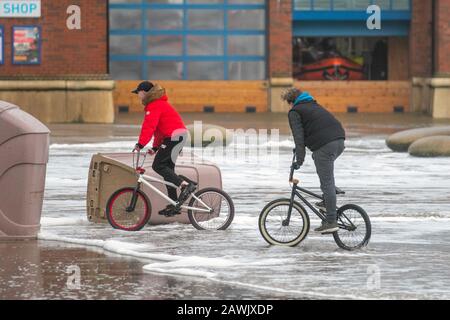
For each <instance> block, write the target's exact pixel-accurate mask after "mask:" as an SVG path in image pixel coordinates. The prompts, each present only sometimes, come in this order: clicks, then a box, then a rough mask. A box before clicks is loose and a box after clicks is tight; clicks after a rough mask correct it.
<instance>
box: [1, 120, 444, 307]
mask: <svg viewBox="0 0 450 320" xmlns="http://www.w3.org/2000/svg"><path fill="white" fill-rule="evenodd" d="M183 116H184V118H185V119H187V121H186V122H187V123H190V122H192V121H194V120H203V121H204V123H214V124H219V125H225V126H226V127H227V128H242V129H248V128H255V129H259V128H264V129H271V128H273V129H279V130H280V136H279V140H277V141H268V142H267V141H266V142H257V143H256V144H255V143H254V141H247V140H245V139H244V140H240V139H239V138H240V137H239V136H238V137H235V138H237V139H235V141H234V142H233V143H232V144H231V145H230V146H229V147H228V149H226V150H225V151H226V152H235V153H236V154H239V155H240V156H239V157H235V158H231V159H230V158H223V157H222V156H220V153H218V152H215V150H207V151H205V152H204V154H203V156H204V157H205V158H206V159H208V160H210V161H213V162H216V163H217V164H218V165H219V166H220V168H221V170H222V176H223V183H224V189H225V190H226V191H227V192H229V194H230V195H231V197H232V198H233V200H234V203H235V207H236V217H235V220H234V222H233V224H232V226H231V228H230V229H229V230H227V231H224V232H199V231H197V230H195V229H194V228H193V227H192V226H190V225H180V224H173V225H162V226H147V227H146V228H144V230H143V231H141V232H137V233H126V232H122V231H118V230H112V229H111V227H110V226H109V225H107V224H90V223H89V222H87V219H86V213H85V198H86V184H87V174H88V166H89V162H90V158H91V156H92V155H93V154H94V153H97V152H102V153H110V152H129V151H130V148H132V147H133V145H134V143H135V140H136V136H137V135H138V133H139V121H140V116H139V115H125V116H121V117H120V118H119V119H118V123H117V124H116V125H100V126H98V125H79V124H71V125H51V126H50V128H51V130H52V146H51V149H50V162H49V166H48V173H47V186H46V195H45V202H44V209H43V221H42V230H41V234H40V236H39V238H40V239H41V240H40V241H39V242H36V243H35V244H33V243H29V244H30V246H29V247H27V246H28V245H25V247H23V248H21V247H20V246H19V247H17V248H16V249H14V250H13V248H12V247H11V245H9V244H2V245H1V246H0V248H1V249H0V250H1V251H3V252H4V254H3V252H2V254H1V257H2V258H1V260H0V262H1V263H0V270H1V271H2V272H4V273H3V275H2V276H1V277H0V288H1V289H0V290H3V291H0V297H9V298H11V297H14V293H13V292H18V294H16V295H15V297H19V298H20V297H22V298H29V297H35V298H55V297H56V298H64V299H66V298H67V299H71V298H82V299H87V298H90V297H93V298H96V299H97V298H99V299H101V298H112V299H122V298H137V299H177V298H186V299H201V298H207V299H209V298H211V299H229V298H233V299H240V298H244V299H252V298H261V299H265V298H275V299H279V298H287V299H288V298H294V299H302V298H325V299H336V298H348V299H352V298H356V299H444V298H446V299H448V298H450V289H449V288H448V284H449V283H450V271H449V270H448V265H449V264H450V257H449V255H448V253H449V252H450V245H449V243H450V234H449V233H448V230H449V228H450V196H449V190H450V171H449V170H448V168H449V167H450V159H449V158H434V159H423V158H414V157H411V156H409V155H408V154H406V153H405V154H403V153H393V152H391V151H390V150H389V149H388V148H387V147H386V145H385V143H384V141H385V139H386V137H387V136H388V135H389V134H391V133H393V132H396V131H400V130H404V129H408V128H416V127H423V126H436V125H444V124H447V125H448V124H450V122H449V121H435V120H432V119H431V118H428V117H424V116H417V115H409V114H407V115H362V114H356V115H338V117H339V118H340V119H341V120H342V122H343V123H344V126H345V127H346V129H347V133H348V140H347V142H346V147H347V148H346V151H345V152H344V154H343V155H342V157H341V158H340V159H339V160H338V161H337V162H336V180H337V185H338V186H339V187H341V188H342V189H344V190H346V191H347V195H346V196H345V197H343V198H340V200H339V203H340V204H344V203H348V202H352V203H357V204H359V205H361V206H362V207H364V208H365V210H366V211H367V212H368V213H369V215H370V217H371V219H372V224H373V236H372V239H371V242H370V245H369V247H368V248H365V249H363V250H361V251H356V252H346V251H343V250H341V249H339V248H338V247H337V246H336V244H335V243H334V241H333V238H332V237H329V236H320V235H317V234H314V232H313V231H311V232H310V234H309V236H308V238H307V239H306V241H305V242H304V243H302V244H300V245H299V246H298V247H296V248H280V247H270V246H268V245H267V244H266V243H265V242H264V240H263V239H262V237H261V235H260V234H259V230H258V224H257V220H258V215H259V213H260V211H261V209H262V208H263V207H264V206H265V205H266V204H267V203H268V202H270V201H272V200H274V199H277V198H285V197H287V196H288V195H289V184H288V183H287V175H288V172H289V165H290V160H291V154H292V148H293V141H292V138H291V137H290V136H289V135H288V134H289V127H288V124H287V120H286V116H285V115H272V114H245V115H230V114H225V115H220V116H217V115H211V114H187V115H183ZM272 147H275V150H276V152H274V153H267V148H269V149H270V148H272ZM255 150H256V153H255ZM191 151H193V152H194V153H196V154H201V153H202V152H203V151H202V150H198V149H194V150H191ZM68 167H69V168H70V169H69V170H67V168H68ZM61 172H64V175H61ZM297 176H298V177H299V178H300V180H301V183H302V185H303V186H305V187H307V188H310V189H311V190H312V191H316V192H318V188H317V187H318V179H317V176H316V174H315V169H314V165H313V162H312V159H311V156H310V153H308V155H307V160H306V163H305V166H304V167H303V168H302V169H301V170H300V171H299V172H298V173H297ZM311 218H312V217H311ZM311 223H312V226H311V228H312V229H313V228H314V227H316V226H317V225H318V224H319V221H318V220H317V219H313V218H312V219H311ZM14 245H16V244H14ZM23 250H24V251H23ZM14 252H18V253H19V254H16V255H15V254H13V253H14ZM20 252H24V253H23V254H22V253H20ZM26 252H27V253H26ZM23 256H28V257H30V258H29V260H30V261H35V262H31V264H32V265H34V266H36V267H34V268H35V269H32V271H31V273H29V276H28V277H26V276H24V275H23V273H22V275H21V273H20V272H19V274H18V275H17V272H18V271H17V270H19V271H20V270H21V269H19V268H24V266H26V267H27V268H28V269H29V270H31V269H30V267H29V266H28V264H27V263H28V262H26V261H25V260H26V259H25V258H21V257H23ZM75 257H78V258H75ZM21 259H25V260H21ZM27 259H28V258H27ZM33 259H34V260H33ZM58 263H60V265H59V267H58ZM72 263H75V265H78V266H79V267H80V270H81V274H82V275H83V274H85V275H86V277H85V278H84V280H83V277H82V278H81V285H82V288H84V289H83V290H82V292H75V293H74V292H73V291H71V290H67V289H66V288H65V287H64V283H65V281H66V279H67V274H65V268H66V267H67V265H70V264H72ZM31 264H30V265H31ZM5 266H6V267H5ZM96 266H101V267H100V268H98V267H96ZM117 279H121V280H119V281H116V280H117ZM102 281H104V282H102ZM42 283H49V284H51V283H53V285H52V286H47V285H46V284H44V285H42ZM168 283H170V284H168ZM32 284H37V288H38V289H36V292H34V291H33V290H32V289H30V288H31V287H30V286H31V285H32ZM99 284H101V286H100V288H102V290H100V289H96V288H97V287H98V286H99ZM83 286H84V287H83ZM43 287H44V288H43ZM51 288H53V289H51ZM103 288H107V291H105V290H103ZM173 288H175V289H173ZM179 292H181V296H180V295H179ZM22 293H23V296H22Z"/></svg>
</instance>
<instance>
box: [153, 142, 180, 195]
mask: <svg viewBox="0 0 450 320" xmlns="http://www.w3.org/2000/svg"><path fill="white" fill-rule="evenodd" d="M173 140H175V141H173ZM185 141H186V139H185V138H184V137H181V136H180V137H177V138H172V139H170V138H168V139H165V140H164V141H163V143H162V144H161V147H160V148H159V150H158V152H157V153H156V156H155V160H154V161H153V166H152V168H153V170H154V171H155V172H156V173H157V174H159V175H160V176H162V177H163V178H164V180H165V181H167V182H170V183H173V184H174V185H176V186H178V187H179V186H181V183H182V182H183V179H181V178H180V177H179V176H178V175H177V174H176V173H175V162H176V161H177V158H178V155H179V154H180V152H181V150H182V149H183V146H184V144H185ZM167 193H168V195H169V198H170V199H172V200H174V201H177V200H178V196H177V189H175V188H174V187H169V186H167Z"/></svg>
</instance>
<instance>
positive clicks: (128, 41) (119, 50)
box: [109, 36, 142, 55]
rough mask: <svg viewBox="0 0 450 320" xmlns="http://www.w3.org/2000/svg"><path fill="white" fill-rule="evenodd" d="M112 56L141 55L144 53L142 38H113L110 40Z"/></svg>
mask: <svg viewBox="0 0 450 320" xmlns="http://www.w3.org/2000/svg"><path fill="white" fill-rule="evenodd" d="M109 48H110V53H111V54H125V55H136V54H137V55H139V54H141V52H142V38H141V37H140V36H111V37H110V38H109Z"/></svg>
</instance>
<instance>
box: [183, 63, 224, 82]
mask: <svg viewBox="0 0 450 320" xmlns="http://www.w3.org/2000/svg"><path fill="white" fill-rule="evenodd" d="M223 77H224V64H223V62H216V61H211V62H204V61H201V62H200V61H193V62H188V65H187V79H188V80H222V79H223Z"/></svg>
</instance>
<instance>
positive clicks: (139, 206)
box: [106, 187, 152, 231]
mask: <svg viewBox="0 0 450 320" xmlns="http://www.w3.org/2000/svg"><path fill="white" fill-rule="evenodd" d="M133 193H134V188H131V187H129V188H123V189H120V190H117V191H116V192H114V193H113V195H112V196H111V197H110V198H109V200H108V203H107V205H106V217H107V218H108V222H109V223H110V224H111V226H112V227H113V228H115V229H120V230H125V231H139V230H141V229H142V228H143V227H145V225H146V224H147V222H148V220H149V219H150V215H151V210H152V209H151V204H150V201H149V200H148V199H147V196H146V195H145V194H144V193H143V192H142V191H138V193H137V201H136V207H135V208H134V211H132V212H127V208H128V207H129V205H130V202H131V198H132V197H133Z"/></svg>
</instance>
